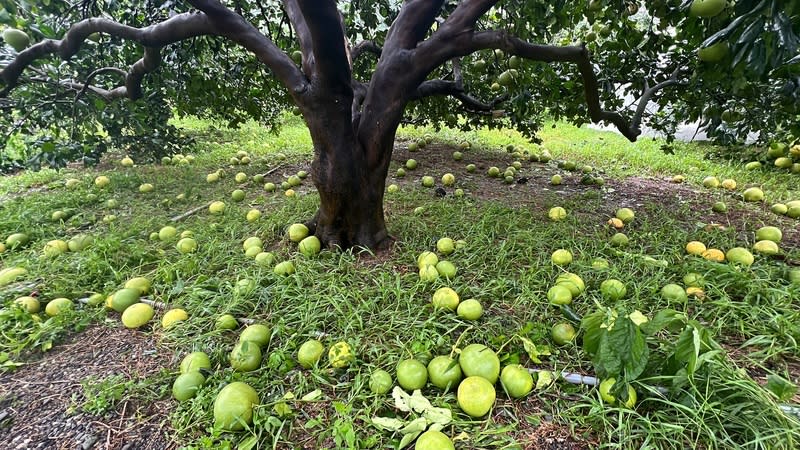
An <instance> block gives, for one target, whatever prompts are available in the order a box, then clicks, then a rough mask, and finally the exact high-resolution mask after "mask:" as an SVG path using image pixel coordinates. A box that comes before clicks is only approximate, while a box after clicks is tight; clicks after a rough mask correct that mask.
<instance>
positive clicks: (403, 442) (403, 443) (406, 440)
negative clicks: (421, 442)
mask: <svg viewBox="0 0 800 450" xmlns="http://www.w3.org/2000/svg"><path fill="white" fill-rule="evenodd" d="M420 434H422V431H417V432H416V433H409V434H404V435H403V438H402V439H400V445H398V448H406V447H407V446H408V444H410V443H412V442H414V441H415V440H416V439H417V437H418V436H419V435H420Z"/></svg>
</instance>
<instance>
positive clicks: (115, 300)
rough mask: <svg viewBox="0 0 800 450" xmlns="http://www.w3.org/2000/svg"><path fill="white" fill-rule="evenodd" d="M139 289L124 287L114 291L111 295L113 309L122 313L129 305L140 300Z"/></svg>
mask: <svg viewBox="0 0 800 450" xmlns="http://www.w3.org/2000/svg"><path fill="white" fill-rule="evenodd" d="M139 297H140V294H139V291H138V290H137V289H131V288H124V289H120V290H118V291H116V292H114V293H113V294H112V295H111V301H110V305H111V309H113V310H114V311H116V312H118V313H121V312H123V311H125V310H126V309H127V308H128V307H130V306H131V305H133V304H134V303H137V302H138V301H139Z"/></svg>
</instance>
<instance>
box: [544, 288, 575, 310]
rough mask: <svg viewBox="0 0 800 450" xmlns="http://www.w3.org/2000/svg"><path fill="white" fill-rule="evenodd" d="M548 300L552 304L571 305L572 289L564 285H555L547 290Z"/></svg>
mask: <svg viewBox="0 0 800 450" xmlns="http://www.w3.org/2000/svg"><path fill="white" fill-rule="evenodd" d="M547 300H548V301H549V302H550V304H552V305H569V304H570V303H572V291H570V290H569V288H568V287H566V286H564V285H559V284H557V285H555V286H553V287H551V288H550V289H549V290H548V291H547Z"/></svg>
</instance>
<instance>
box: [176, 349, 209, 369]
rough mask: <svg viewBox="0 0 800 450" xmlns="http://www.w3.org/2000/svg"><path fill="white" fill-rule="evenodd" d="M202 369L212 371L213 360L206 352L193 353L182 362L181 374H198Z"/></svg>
mask: <svg viewBox="0 0 800 450" xmlns="http://www.w3.org/2000/svg"><path fill="white" fill-rule="evenodd" d="M200 369H209V370H210V369H211V360H210V359H209V358H208V355H207V354H205V353H204V352H192V353H189V354H188V355H186V356H184V357H183V360H181V367H180V371H181V373H189V372H197V371H199V370H200Z"/></svg>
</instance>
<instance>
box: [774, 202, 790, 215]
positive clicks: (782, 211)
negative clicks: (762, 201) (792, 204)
mask: <svg viewBox="0 0 800 450" xmlns="http://www.w3.org/2000/svg"><path fill="white" fill-rule="evenodd" d="M770 211H772V212H773V213H775V214H779V215H781V216H783V215H786V213H787V212H789V207H788V206H786V205H784V204H783V203H775V204H774V205H772V207H771V208H770Z"/></svg>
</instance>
